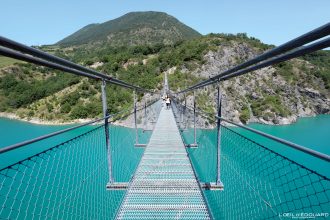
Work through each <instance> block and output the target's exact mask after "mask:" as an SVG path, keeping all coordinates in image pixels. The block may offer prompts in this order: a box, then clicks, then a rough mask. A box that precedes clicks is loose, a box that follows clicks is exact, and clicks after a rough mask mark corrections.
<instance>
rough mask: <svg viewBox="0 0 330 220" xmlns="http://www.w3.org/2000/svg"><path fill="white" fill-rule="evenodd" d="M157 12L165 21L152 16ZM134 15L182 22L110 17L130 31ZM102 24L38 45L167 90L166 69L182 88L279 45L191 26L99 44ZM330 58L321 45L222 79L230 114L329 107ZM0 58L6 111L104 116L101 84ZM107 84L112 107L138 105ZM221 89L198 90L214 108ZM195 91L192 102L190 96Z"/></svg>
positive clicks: (278, 119) (295, 113)
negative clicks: (171, 34)
mask: <svg viewBox="0 0 330 220" xmlns="http://www.w3.org/2000/svg"><path fill="white" fill-rule="evenodd" d="M142 15H143V16H142ZM155 15H157V16H156V17H157V19H158V20H152V19H150V17H148V16H155ZM131 16H133V17H135V16H137V17H136V18H135V21H139V22H140V23H141V25H140V26H143V21H144V22H145V23H146V25H147V24H148V25H149V24H150V23H155V25H157V27H158V29H157V31H156V32H157V33H159V30H162V31H163V32H166V31H167V30H168V28H170V29H171V25H172V27H177V23H174V24H170V21H173V22H174V21H175V22H176V21H177V20H176V19H173V18H172V17H170V16H168V15H166V14H164V13H156V12H147V13H130V14H127V15H125V16H123V17H121V18H118V19H115V20H113V21H109V22H110V23H111V22H112V23H111V24H113V22H114V21H116V22H115V23H117V24H118V26H115V27H116V30H119V29H120V28H122V27H126V29H125V30H126V31H127V33H128V32H130V31H132V30H135V29H136V27H135V25H133V24H131V25H132V26H128V25H126V26H125V25H123V22H124V23H125V22H126V23H127V22H128V23H130V22H129V19H128V18H129V17H131ZM139 17H140V18H139ZM138 18H139V19H138ZM150 20H152V21H150ZM119 21H120V22H119ZM163 23H165V25H162V24H163ZM104 24H105V23H104ZM119 24H121V25H119ZM102 25H103V24H102ZM102 25H101V26H102ZM96 26H97V25H96ZM96 26H95V25H91V26H88V27H86V28H85V30H84V29H83V30H84V31H83V30H80V31H83V32H80V31H78V32H80V34H78V35H76V37H74V35H72V36H69V37H68V38H66V39H64V40H63V41H61V42H59V43H58V44H56V45H47V46H41V47H39V49H41V50H43V51H46V52H49V53H52V54H55V55H57V56H60V57H63V58H65V59H69V60H72V61H74V62H76V63H79V64H82V65H84V66H87V67H89V68H94V69H97V70H98V71H101V72H103V73H105V74H108V75H110V76H113V77H116V78H118V79H121V80H124V81H126V82H129V83H132V84H135V85H137V86H141V87H144V88H147V89H152V90H160V89H161V88H162V82H163V75H164V72H167V73H168V76H169V84H170V88H171V89H172V90H174V91H178V90H180V89H183V88H185V87H187V86H189V85H192V84H194V83H196V82H198V81H200V80H203V79H206V78H208V77H210V76H213V75H215V74H218V73H219V72H221V71H224V70H226V69H228V68H230V67H232V66H234V65H237V64H239V63H242V62H244V61H245V60H248V59H251V58H252V57H255V56H256V55H258V54H261V53H262V52H264V51H266V50H268V49H270V48H273V46H272V45H267V44H264V43H262V42H260V41H259V40H258V39H256V38H253V37H248V36H247V35H246V34H236V35H233V34H209V35H206V36H199V34H198V33H197V32H194V31H192V32H191V30H192V29H189V28H188V29H187V33H186V35H184V36H186V37H185V38H184V39H176V38H175V39H174V38H172V40H173V42H172V43H170V44H168V43H167V42H168V41H167V40H164V39H167V35H162V37H159V39H158V40H156V41H150V42H149V41H148V42H145V41H135V40H134V39H135V37H136V36H135V35H134V36H132V38H130V36H127V37H126V38H125V40H124V41H125V42H126V41H130V42H135V43H134V44H127V45H124V44H122V42H124V41H121V42H119V43H118V45H114V42H113V41H111V42H109V41H103V43H99V42H100V41H99V40H101V41H102V40H103V39H102V37H101V35H102V34H99V35H98V34H96V35H95V37H94V38H93V39H91V38H90V37H88V36H89V31H90V30H92V28H94V27H96ZM105 26H106V25H105ZM162 27H163V29H161V28H162ZM183 27H186V26H183ZM113 30H115V28H114V29H113ZM120 30H121V29H120ZM78 32H77V33H78ZM84 32H85V33H86V36H83V35H84V34H83V33H84ZM133 32H134V31H133ZM103 33H106V31H105V32H103ZM153 33H154V32H153V31H150V32H148V36H155V35H153ZM182 33H183V32H182ZM192 33H194V34H192ZM98 36H99V37H98ZM188 36H189V37H188ZM73 45H74V46H73ZM329 61H330V51H319V52H317V53H312V54H309V55H306V56H304V57H302V58H299V59H293V60H291V61H289V62H285V63H282V64H280V65H276V66H274V67H270V68H265V69H263V70H260V71H256V72H253V73H250V74H247V75H244V76H240V77H238V78H236V79H232V80H229V81H226V82H224V83H222V85H221V86H222V91H223V94H224V97H225V98H224V109H223V115H224V116H225V117H226V118H229V119H232V120H235V121H238V122H242V123H247V122H251V121H257V122H261V123H272V124H283V123H291V122H293V121H294V120H295V119H296V118H297V117H300V116H309V115H314V114H324V113H329V112H330V109H329V108H330V107H329V106H330V89H329V82H330V66H329V63H330V62H329ZM0 64H1V66H0V112H7V113H14V114H16V115H18V116H19V117H21V118H25V119H31V118H38V119H42V120H47V121H53V120H58V121H60V122H67V121H72V120H74V119H82V118H95V117H100V116H101V115H102V108H101V94H100V82H98V81H95V80H91V79H86V78H82V77H77V76H73V75H70V74H67V73H63V72H59V71H54V70H52V69H49V68H45V67H40V66H35V65H32V64H27V63H24V62H15V61H14V60H11V59H9V60H8V58H5V57H0ZM107 89H108V91H107V95H108V106H109V110H110V112H111V113H115V112H118V111H120V110H122V109H125V108H128V107H131V106H132V91H131V90H127V89H123V88H120V87H118V86H112V85H111V86H108V87H107ZM215 94H216V93H215V89H214V87H212V86H211V87H208V88H205V89H202V90H199V91H198V93H197V104H198V106H200V108H202V109H203V110H204V111H207V112H209V113H214V107H215ZM189 97H190V99H189V100H190V101H189V100H188V104H190V105H191V104H192V103H191V94H188V98H189ZM139 98H140V99H141V98H142V96H141V95H140V96H139ZM203 123H204V122H200V125H201V126H203V125H204V124H203ZM205 123H206V122H205Z"/></svg>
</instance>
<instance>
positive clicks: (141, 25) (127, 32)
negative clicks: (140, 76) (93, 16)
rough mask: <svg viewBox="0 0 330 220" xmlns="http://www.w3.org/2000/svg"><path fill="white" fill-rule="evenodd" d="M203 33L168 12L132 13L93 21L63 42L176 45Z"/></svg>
mask: <svg viewBox="0 0 330 220" xmlns="http://www.w3.org/2000/svg"><path fill="white" fill-rule="evenodd" d="M198 36H200V34H199V33H198V32H197V31H195V30H194V29H192V28H190V27H188V26H186V25H185V24H183V23H181V22H180V21H179V20H178V19H176V18H174V17H173V16H171V15H168V14H166V13H165V12H156V11H146V12H130V13H127V14H125V15H123V16H121V17H119V18H116V19H113V20H110V21H107V22H104V23H101V24H89V25H87V26H85V27H83V28H82V29H80V30H78V31H77V32H75V33H73V34H72V35H70V36H68V37H66V38H64V39H63V40H61V41H59V42H58V43H57V44H58V45H62V46H71V45H80V44H88V43H96V42H107V43H110V44H112V45H115V46H122V45H139V44H156V43H163V44H173V43H175V42H177V41H180V40H186V39H191V38H195V37H198Z"/></svg>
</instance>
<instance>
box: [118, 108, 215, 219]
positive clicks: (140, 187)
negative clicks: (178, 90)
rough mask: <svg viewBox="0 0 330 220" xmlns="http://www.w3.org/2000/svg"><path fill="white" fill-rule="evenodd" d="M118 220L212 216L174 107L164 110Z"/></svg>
mask: <svg viewBox="0 0 330 220" xmlns="http://www.w3.org/2000/svg"><path fill="white" fill-rule="evenodd" d="M117 219H141V220H142V219H210V215H209V212H208V209H207V206H206V203H205V201H204V198H203V196H202V192H201V189H200V187H199V185H198V182H197V180H196V177H195V175H194V172H193V168H192V166H191V164H190V160H189V158H188V155H187V152H186V149H185V147H184V144H183V142H182V139H181V137H180V133H179V130H178V127H177V125H176V123H175V119H174V115H173V112H172V110H171V109H170V110H166V109H165V108H163V109H162V110H161V112H160V115H159V118H158V121H157V123H156V126H155V129H154V131H153V134H152V136H151V138H150V141H149V144H148V145H147V147H146V149H145V152H144V155H143V156H142V159H141V161H140V164H139V166H138V168H137V171H136V173H135V175H134V177H133V179H132V181H131V183H130V185H129V188H128V190H127V192H126V195H125V197H124V200H123V202H122V204H121V207H120V209H119V211H118V213H117Z"/></svg>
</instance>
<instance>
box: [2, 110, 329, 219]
mask: <svg viewBox="0 0 330 220" xmlns="http://www.w3.org/2000/svg"><path fill="white" fill-rule="evenodd" d="M71 126H72V125H66V126H41V125H34V124H30V123H26V122H20V121H17V120H9V119H4V118H0V147H4V146H7V145H10V144H14V143H16V142H20V141H24V140H27V139H30V138H34V137H38V136H40V135H43V134H48V133H50V132H54V131H57V130H60V129H63V128H67V127H71ZM249 126H251V127H253V128H256V129H258V130H261V131H264V132H266V133H269V134H272V135H274V136H277V137H280V138H283V139H286V140H289V141H292V142H295V143H298V144H300V145H303V146H306V147H309V148H311V149H314V150H317V151H320V152H323V153H325V154H330V116H329V115H320V116H317V117H311V118H302V119H299V120H298V122H297V123H295V124H292V125H283V126H268V125H260V124H251V125H249ZM88 131H90V133H89V134H87V135H82V136H81V137H79V138H76V139H73V140H71V139H72V138H74V137H76V136H77V135H81V134H84V133H86V132H88ZM236 132H237V133H236ZM134 134H135V133H134V129H130V128H123V127H116V126H112V127H111V129H110V136H111V146H112V155H113V164H114V165H113V172H114V174H113V175H114V178H115V180H116V181H124V182H125V181H129V179H130V178H131V177H132V175H133V174H134V170H135V169H136V167H137V165H138V162H139V160H140V158H141V156H142V153H143V149H142V148H134V141H135V135H134ZM150 134H151V133H150V132H143V131H142V130H139V138H140V142H141V143H146V142H147V141H148V138H149V137H150ZM192 134H193V132H192V130H191V129H190V130H188V131H185V132H183V133H182V135H183V138H184V140H185V142H186V143H192V140H193V139H192V137H193V136H192ZM241 135H243V136H241ZM244 136H247V137H248V139H246V138H244ZM67 140H68V142H66V143H64V144H61V143H62V142H63V141H67ZM215 140H216V132H215V130H198V132H197V142H198V143H199V147H198V148H197V149H189V150H188V151H189V154H190V157H191V159H192V162H193V165H194V168H195V170H196V172H197V175H198V177H199V179H200V180H201V181H205V182H214V181H215V177H216V145H215ZM221 143H222V157H221V158H222V160H221V180H222V182H223V183H224V185H225V190H224V191H217V192H214V191H205V195H206V197H207V200H208V203H209V205H210V207H211V209H212V213H213V215H214V217H215V219H256V218H257V219H262V218H273V217H276V216H277V213H281V212H282V213H283V212H286V211H287V210H292V207H294V209H295V210H302V211H308V212H315V211H324V209H326V208H328V207H324V206H322V205H320V204H319V203H320V201H321V202H322V201H323V200H324V198H323V197H322V195H321V194H320V193H318V192H319V191H322V190H323V191H324V190H325V189H326V192H327V193H329V188H326V187H329V185H328V184H329V183H328V182H327V183H326V184H323V182H324V180H323V179H322V177H320V176H319V175H316V174H314V173H313V171H317V172H319V173H321V174H322V175H325V176H327V177H329V176H330V169H329V163H325V162H324V161H321V160H319V159H316V158H313V157H311V156H309V155H306V154H304V153H301V152H297V151H296V150H292V149H290V148H288V147H286V146H283V145H281V144H278V143H275V142H274V141H270V140H267V139H266V138H262V137H259V136H258V135H255V134H252V133H251V132H247V131H243V130H242V129H240V128H229V129H226V128H223V129H222V142H221ZM54 146H58V147H55V148H52V150H49V151H46V152H45V153H43V154H41V155H39V156H37V157H32V158H31V159H29V160H26V161H24V162H23V163H22V164H21V163H20V164H17V165H15V166H13V167H12V168H10V169H9V171H7V170H5V171H3V172H5V173H6V174H3V173H2V175H5V176H6V175H8V176H10V178H8V177H7V176H6V181H8V183H7V185H6V187H4V188H3V190H4V191H0V207H1V203H2V202H3V203H5V204H11V203H12V205H11V208H8V209H4V211H2V212H0V218H16V217H17V218H20V219H21V218H22V219H24V218H27V219H30V218H42V219H44V218H45V217H47V218H50V219H57V218H60V219H67V218H73V219H77V218H82V216H84V217H85V218H87V219H104V218H113V217H114V215H115V212H116V211H115V210H116V209H118V207H119V205H120V202H121V200H122V198H123V195H124V192H123V191H111V192H110V191H106V190H105V185H106V183H107V181H108V171H107V166H106V151H105V143H104V128H103V127H100V128H97V126H86V127H84V128H80V129H77V130H75V131H72V132H69V133H68V134H62V135H59V136H58V137H54V138H50V139H48V140H45V141H41V142H38V143H36V144H33V145H30V146H28V147H25V148H22V149H18V150H15V151H13V152H9V153H6V154H4V155H0V168H3V167H5V166H8V165H11V164H13V163H15V162H18V161H20V160H23V159H25V158H27V157H29V156H32V155H35V154H37V153H40V152H42V151H45V150H47V149H49V148H50V147H54ZM43 161H46V162H43ZM38 167H39V168H38ZM40 167H41V168H40ZM37 168H38V169H37ZM82 168H83V169H82ZM275 168H276V169H275ZM31 169H32V171H29V170H31ZM14 171H15V172H14ZM17 171H19V172H18V173H24V175H23V176H21V174H19V175H14V174H15V173H17ZM23 171H24V172H23ZM25 172H28V174H29V175H25ZM8 173H9V174H8ZM10 173H13V174H10ZM281 174H285V175H281ZM95 175H96V176H95ZM18 177H19V178H22V181H18V180H19V178H18ZM32 177H35V178H32ZM95 177H97V178H95ZM15 178H17V179H18V180H17V179H15ZM63 178H64V179H63ZM34 179H35V180H34ZM37 180H38V181H37ZM6 181H5V182H6ZM278 181H279V183H278ZM22 183H24V184H22ZM302 184H307V185H308V184H309V185H310V186H309V187H311V189H309V190H307V189H306V188H304V189H301V187H299V186H300V185H302ZM316 184H319V185H316ZM279 185H280V186H281V187H280V188H279ZM15 186H16V187H19V189H20V190H19V191H20V192H23V193H21V194H15V191H14V194H13V195H7V197H12V198H11V199H8V201H7V200H4V198H7V197H4V196H3V195H6V190H8V188H10V187H13V188H14V187H15ZM324 187H325V188H324ZM286 189H290V194H289V195H288V193H287V190H286ZM306 190H307V191H306ZM56 192H57V193H56ZM306 193H307V194H308V195H310V199H309V200H308V201H305V200H304V199H303V198H304V197H305V196H306V195H305V194H306ZM309 193H310V194H309ZM40 195H43V196H40ZM302 195H303V196H302ZM328 196H329V195H328ZM22 201H23V202H22ZM265 201H267V202H265ZM268 202H269V203H270V204H271V206H269V205H268ZM323 202H324V201H323ZM24 203H26V204H30V205H27V206H28V208H27V209H25V210H24V211H22V210H21V209H20V207H22V206H23V205H24ZM26 204H25V205H26ZM31 204H32V205H31ZM327 204H329V203H327ZM270 207H271V208H270ZM31 213H33V214H31ZM36 213H37V214H36ZM274 213H275V214H274Z"/></svg>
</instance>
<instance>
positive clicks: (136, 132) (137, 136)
mask: <svg viewBox="0 0 330 220" xmlns="http://www.w3.org/2000/svg"><path fill="white" fill-rule="evenodd" d="M133 99H134V126H135V144H136V145H138V144H139V134H138V128H137V123H136V120H137V118H136V102H137V100H136V92H135V90H134V91H133Z"/></svg>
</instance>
